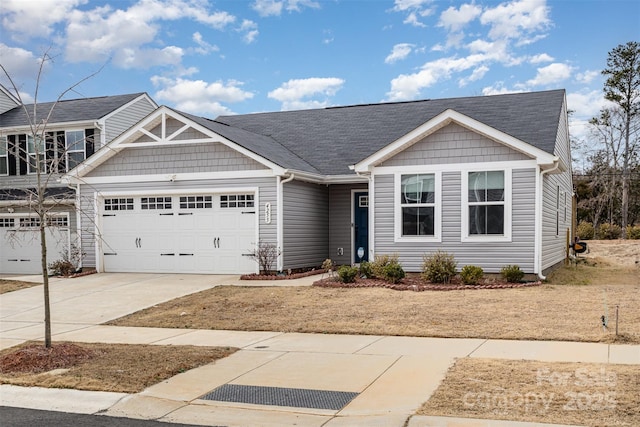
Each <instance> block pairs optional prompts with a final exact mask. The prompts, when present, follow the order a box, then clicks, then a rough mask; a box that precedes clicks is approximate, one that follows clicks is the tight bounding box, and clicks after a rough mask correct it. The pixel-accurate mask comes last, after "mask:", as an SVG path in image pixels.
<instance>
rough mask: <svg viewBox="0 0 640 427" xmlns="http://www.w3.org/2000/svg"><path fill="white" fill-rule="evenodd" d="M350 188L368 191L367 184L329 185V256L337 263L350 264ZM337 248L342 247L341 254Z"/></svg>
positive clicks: (351, 250) (351, 251) (351, 249)
mask: <svg viewBox="0 0 640 427" xmlns="http://www.w3.org/2000/svg"><path fill="white" fill-rule="evenodd" d="M351 190H358V191H368V189H367V184H366V183H363V184H340V185H332V186H330V187H329V258H331V260H333V262H334V263H335V264H337V265H344V264H346V265H348V264H351V254H352V253H353V248H352V245H353V242H352V234H351V233H352V227H353V226H352V223H351V220H352V218H351V203H352V200H351ZM338 248H342V250H343V254H342V255H338Z"/></svg>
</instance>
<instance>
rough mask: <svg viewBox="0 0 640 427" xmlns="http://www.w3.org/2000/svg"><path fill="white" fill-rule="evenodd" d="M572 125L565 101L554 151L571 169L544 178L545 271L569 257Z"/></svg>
mask: <svg viewBox="0 0 640 427" xmlns="http://www.w3.org/2000/svg"><path fill="white" fill-rule="evenodd" d="M568 126H569V124H568V120H567V106H566V102H564V103H563V105H562V108H561V111H559V121H558V132H557V136H556V145H555V149H554V154H555V155H556V156H558V157H559V158H560V159H561V160H562V162H563V163H564V165H565V166H566V167H567V168H568V170H566V171H562V172H560V173H553V174H546V175H544V178H543V186H542V187H543V188H542V190H543V203H542V251H541V256H542V270H543V271H542V272H543V274H544V271H545V270H546V269H549V268H551V267H553V266H555V265H556V264H558V263H560V262H562V261H563V260H564V258H565V257H566V250H567V230H571V219H572V215H573V203H572V198H573V177H572V171H571V144H570V143H569V132H568ZM572 237H573V236H570V238H572Z"/></svg>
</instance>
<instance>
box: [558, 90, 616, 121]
mask: <svg viewBox="0 0 640 427" xmlns="http://www.w3.org/2000/svg"><path fill="white" fill-rule="evenodd" d="M605 106H607V101H606V100H605V99H604V96H603V94H602V91H601V90H591V91H589V90H587V91H581V92H570V93H567V108H568V109H569V110H572V111H573V116H574V117H576V118H581V119H584V120H589V119H590V118H592V117H595V116H597V115H598V114H599V113H600V110H601V109H602V108H604V107H605Z"/></svg>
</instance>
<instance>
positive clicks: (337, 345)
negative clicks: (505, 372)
mask: <svg viewBox="0 0 640 427" xmlns="http://www.w3.org/2000/svg"><path fill="white" fill-rule="evenodd" d="M15 336H17V335H15ZM54 340H58V341H60V340H69V341H79V342H108V343H139V344H153V345H201V346H202V345H206V346H232V347H238V348H240V349H241V350H240V351H238V352H236V353H235V354H233V355H231V356H230V357H228V358H226V359H223V360H220V361H218V362H217V363H214V364H210V365H206V366H202V367H200V368H196V369H193V370H191V371H188V372H185V373H183V374H180V375H177V376H175V377H172V378H170V379H168V380H166V381H163V382H162V383H159V384H157V385H154V386H152V387H149V388H148V389H146V390H144V391H143V392H141V393H138V394H134V395H123V394H117V393H98V392H78V393H86V394H83V396H86V397H83V398H81V399H79V398H78V397H77V396H76V395H75V394H74V393H73V392H70V391H69V390H54V389H50V390H47V389H27V390H25V389H23V388H20V387H12V386H0V393H1V398H0V399H1V403H2V404H3V405H7V406H19V407H29V408H34V406H36V408H35V409H51V408H55V409H56V410H61V411H67V412H83V413H98V412H100V413H104V414H106V415H113V416H124V417H128V418H141V419H155V420H160V421H167V422H174V423H185V424H202V425H210V424H215V425H227V426H253V425H260V426H283V425H305V426H330V427H332V426H377V425H379V426H398V427H400V426H404V425H409V426H412V427H426V426H502V425H505V426H506V425H516V424H514V423H507V424H504V423H503V424H500V423H497V422H495V421H491V422H489V421H487V420H463V419H449V418H443V417H422V416H412V415H413V414H414V413H415V411H416V410H417V409H418V408H419V407H420V406H421V404H422V403H423V402H424V401H426V400H427V399H428V398H429V396H430V395H431V394H432V393H433V392H434V391H435V389H436V388H437V387H438V385H439V383H440V382H441V381H442V379H443V378H444V376H445V374H446V372H447V369H448V368H449V367H450V366H451V364H452V363H453V362H454V360H455V359H456V358H460V357H482V358H503V359H505V358H506V359H530V360H543V361H548V362H564V361H572V362H589V363H624V364H640V346H637V345H634V346H631V345H613V344H598V343H573V342H545V341H533V342H528V341H501V340H482V339H445V338H412V337H384V336H366V335H328V334H300V333H278V332H242V331H212V330H185V329H159V328H131V327H118V326H101V325H94V326H88V327H85V328H82V329H77V330H73V331H68V332H61V333H59V334H56V335H55V336H54ZM228 385H232V386H243V387H271V388H274V389H277V390H291V389H303V390H316V391H317V390H322V391H331V392H348V393H353V394H354V395H355V397H354V398H353V400H351V401H350V402H349V403H347V404H346V405H345V406H344V407H341V408H338V409H313V408H301V407H294V406H273V405H264V404H250V403H233V402H222V401H213V400H206V399H204V398H203V396H204V395H206V394H207V393H209V392H211V391H212V390H214V389H216V388H218V387H220V386H228ZM409 419H410V420H409ZM407 420H409V423H408V424H406V423H407ZM532 425H536V424H531V423H524V424H522V426H532Z"/></svg>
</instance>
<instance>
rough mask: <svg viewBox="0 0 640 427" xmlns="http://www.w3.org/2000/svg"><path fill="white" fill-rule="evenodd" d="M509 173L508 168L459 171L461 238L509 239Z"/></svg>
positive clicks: (489, 240) (490, 240)
mask: <svg viewBox="0 0 640 427" xmlns="http://www.w3.org/2000/svg"><path fill="white" fill-rule="evenodd" d="M511 175H512V171H511V168H504V169H481V168H476V169H473V170H465V171H462V172H461V184H462V185H461V190H462V191H461V211H462V215H461V229H462V230H461V231H462V233H461V241H462V242H510V241H511V216H512V213H511V210H512V202H511V200H512V195H511V187H512V186H511ZM500 222H501V224H500Z"/></svg>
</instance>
